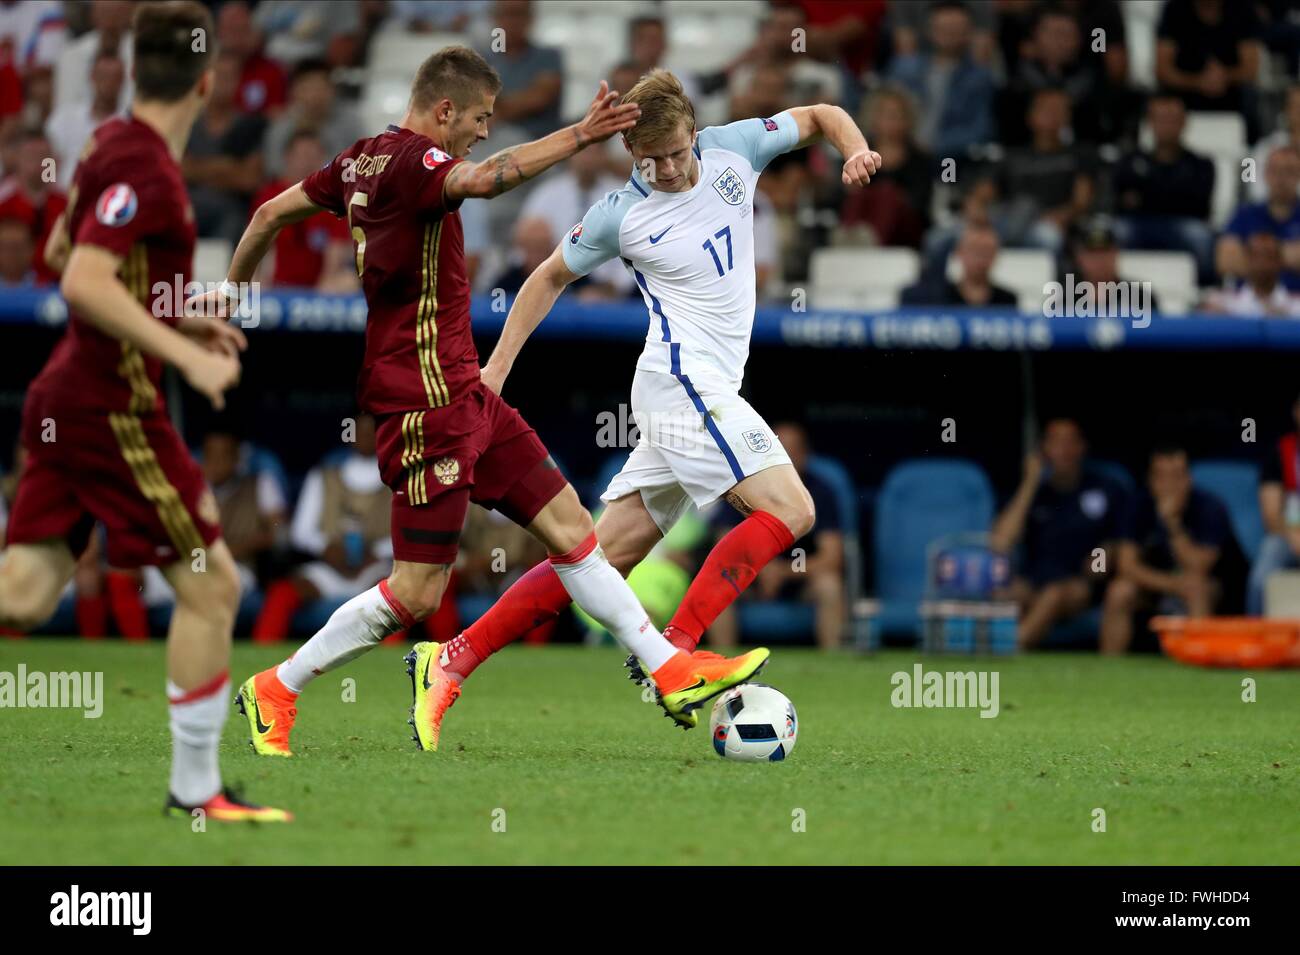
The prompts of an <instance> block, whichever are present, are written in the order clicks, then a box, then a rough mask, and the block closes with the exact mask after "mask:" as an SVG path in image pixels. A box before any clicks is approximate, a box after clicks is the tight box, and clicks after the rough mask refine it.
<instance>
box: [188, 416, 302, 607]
mask: <svg viewBox="0 0 1300 955" xmlns="http://www.w3.org/2000/svg"><path fill="white" fill-rule="evenodd" d="M200 463H201V464H202V466H203V476H204V477H205V478H207V481H208V487H210V488H211V489H212V493H213V495H215V496H216V499H217V508H218V510H219V511H220V512H221V531H222V535H223V536H224V537H225V540H226V543H227V544H229V545H230V552H231V554H232V556H234V558H235V562H236V564H237V566H238V568H239V577H240V582H241V584H242V585H243V591H244V594H245V597H247V596H248V595H250V594H252V593H254V592H255V591H256V590H257V570H258V568H259V566H261V565H262V563H263V562H264V561H265V560H266V558H267V557H268V556H269V555H270V553H271V550H272V548H274V547H275V546H276V544H277V543H278V542H280V541H281V540H282V539H283V537H284V534H283V532H284V531H285V530H286V529H287V525H286V521H287V518H288V501H287V500H286V498H285V491H284V488H283V486H282V485H281V484H280V481H279V479H278V478H277V477H276V475H275V474H273V473H272V472H271V471H270V470H268V469H266V468H257V467H255V466H254V463H253V448H252V446H251V445H250V444H248V443H247V442H242V441H240V440H239V438H238V437H237V436H236V435H235V434H234V433H233V432H231V431H230V430H227V429H225V428H215V429H213V430H212V431H209V432H208V433H207V434H206V435H204V438H203V448H202V452H201V455H200Z"/></svg>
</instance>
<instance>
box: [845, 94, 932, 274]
mask: <svg viewBox="0 0 1300 955" xmlns="http://www.w3.org/2000/svg"><path fill="white" fill-rule="evenodd" d="M863 112H864V115H863V117H862V123H861V125H862V129H863V132H865V133H866V134H867V137H868V141H869V142H870V143H871V148H872V149H874V150H875V151H876V152H878V153H880V156H881V159H882V160H883V162H884V165H883V167H882V168H881V170H880V171H879V172H878V173H876V175H875V176H874V177H873V178H872V180H871V189H870V197H868V195H867V190H854V191H852V192H848V193H846V194H845V197H844V203H843V205H842V206H841V209H840V222H841V224H842V225H843V226H844V227H845V228H846V229H849V230H851V229H852V228H853V227H854V226H856V225H858V224H859V223H860V224H862V225H863V226H864V227H866V228H868V229H870V230H871V234H872V237H873V238H874V239H875V240H876V243H877V244H879V245H887V246H899V245H902V246H909V247H911V248H914V249H915V248H919V247H920V245H921V239H922V237H923V236H924V235H925V229H926V226H927V225H928V224H929V222H930V200H931V196H932V195H933V191H934V159H933V157H932V156H930V154H929V153H927V152H925V150H923V149H922V148H921V147H920V145H918V144H917V142H916V137H915V131H916V113H915V110H914V108H913V105H912V99H911V97H910V96H908V94H907V93H906V91H904V90H903V89H902V88H901V87H896V86H894V87H891V86H885V87H883V88H881V89H878V90H876V91H875V92H874V93H872V94H871V96H870V97H869V98H868V99H867V101H866V107H865V109H864V110H863Z"/></svg>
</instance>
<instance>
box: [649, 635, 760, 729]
mask: <svg viewBox="0 0 1300 955" xmlns="http://www.w3.org/2000/svg"><path fill="white" fill-rule="evenodd" d="M771 655H772V654H771V651H769V650H768V649H767V648H766V647H759V648H758V649H756V650H750V651H749V652H748V653H746V654H744V655H742V656H740V657H737V658H736V662H739V661H744V664H743V665H741V666H738V667H736V668H735V669H734V670H732V671H730V672H728V673H725V674H723V675H721V676H719V677H718V678H717V679H715V680H706V679H705V677H704V676H703V675H701V676H700V677H699V679H698V680H697V682H696V683H694V684H693V685H691V686H688V687H684V688H683V689H680V690H674V691H673V692H671V693H664V694H661V695H660V698H659V705H660V706H662V707H663V708H664V711H665V714H666V715H667V716H669V717H671V718H672V719H673V720H675V721H676V722H677V724H678V725H679V726H681V727H682V728H683V729H690V728H692V727H694V726H696V725H698V724H699V720H700V718H699V714H698V713H697V712H696V711H697V710H699V709H700V708H701V707H702V706H704V705H705V704H706V703H708V702H709V701H710V700H712V699H713V698H714V697H715V696H718V695H719V694H721V693H725V692H726V691H727V690H729V689H731V688H732V687H733V686H739V685H740V684H742V683H748V682H749V681H750V680H752V679H754V677H756V676H758V674H759V673H761V672H762V670H763V667H765V666H767V661H768V659H769V658H770V657H771Z"/></svg>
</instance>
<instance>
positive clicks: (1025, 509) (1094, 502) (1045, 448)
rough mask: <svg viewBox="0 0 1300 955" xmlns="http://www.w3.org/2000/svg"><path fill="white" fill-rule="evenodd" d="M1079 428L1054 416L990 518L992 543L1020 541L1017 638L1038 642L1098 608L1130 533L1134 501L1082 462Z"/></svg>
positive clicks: (1002, 546)
mask: <svg viewBox="0 0 1300 955" xmlns="http://www.w3.org/2000/svg"><path fill="white" fill-rule="evenodd" d="M1087 449H1088V446H1087V443H1086V442H1085V440H1084V437H1083V429H1082V428H1080V426H1079V423H1078V422H1077V421H1075V420H1074V419H1073V418H1066V417H1056V418H1051V419H1049V420H1048V421H1047V423H1046V424H1045V425H1044V427H1043V436H1042V442H1041V444H1040V447H1039V448H1038V449H1037V450H1035V451H1033V452H1032V453H1030V454H1029V455H1027V456H1026V458H1025V465H1024V476H1023V478H1022V479H1021V482H1020V486H1019V487H1018V488H1017V489H1016V493H1015V494H1014V495H1013V496H1012V498H1011V501H1010V502H1009V503H1008V504H1007V506H1006V508H1005V509H1004V510H1003V511H1002V513H1001V514H999V515H998V517H997V519H996V520H995V521H994V522H993V530H992V532H991V533H990V534H989V542H990V545H991V546H992V547H993V549H994V550H998V551H1001V552H1002V553H1005V554H1011V553H1012V551H1013V550H1015V548H1016V547H1017V545H1022V546H1023V559H1022V560H1021V561H1020V574H1019V575H1018V576H1017V577H1016V579H1015V580H1014V581H1013V582H1012V587H1011V593H1010V594H1008V596H1009V597H1010V599H1013V600H1015V601H1016V602H1017V603H1018V604H1019V605H1020V624H1019V629H1018V633H1017V636H1018V640H1019V643H1020V646H1021V647H1022V648H1025V649H1028V648H1031V647H1034V646H1037V645H1038V644H1039V643H1041V642H1042V640H1043V638H1044V637H1046V636H1047V634H1048V633H1049V632H1050V631H1051V629H1052V628H1053V627H1054V626H1055V625H1056V624H1058V623H1061V622H1062V621H1065V620H1068V619H1070V618H1071V617H1075V616H1078V615H1079V614H1081V613H1084V612H1085V611H1087V610H1088V609H1090V608H1092V607H1095V606H1096V605H1097V604H1098V603H1099V602H1100V598H1101V593H1102V587H1103V586H1104V584H1105V581H1106V575H1107V573H1108V569H1109V568H1110V566H1111V562H1112V559H1113V557H1114V554H1115V549H1114V544H1115V543H1116V542H1118V541H1123V540H1130V539H1131V538H1132V523H1133V518H1132V502H1131V501H1130V499H1129V494H1128V491H1127V490H1126V489H1125V488H1124V487H1123V486H1122V485H1121V484H1120V483H1119V482H1118V481H1116V480H1115V479H1114V478H1112V477H1110V476H1109V475H1107V474H1105V473H1103V472H1102V471H1100V470H1099V469H1097V468H1095V467H1093V466H1091V465H1089V464H1087V463H1086V460H1085V456H1086V454H1087Z"/></svg>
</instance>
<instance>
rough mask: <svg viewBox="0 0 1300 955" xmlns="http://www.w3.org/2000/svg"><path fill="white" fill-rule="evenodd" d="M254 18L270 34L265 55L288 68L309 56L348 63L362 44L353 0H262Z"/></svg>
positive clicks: (334, 63)
mask: <svg viewBox="0 0 1300 955" xmlns="http://www.w3.org/2000/svg"><path fill="white" fill-rule="evenodd" d="M253 21H254V23H255V24H256V26H257V28H258V30H259V31H260V32H261V34H262V35H263V36H265V37H268V38H269V39H268V41H267V45H266V55H267V56H269V57H270V58H271V59H273V60H275V61H276V62H278V63H284V64H287V65H289V66H290V68H292V67H294V66H296V65H298V64H300V63H303V62H306V61H308V60H319V61H323V62H324V63H325V64H326V65H327V66H328V67H335V66H350V65H352V63H353V61H354V59H355V57H356V54H357V51H358V50H359V49H360V48H361V46H360V42H359V40H360V30H361V16H360V10H359V4H357V3H355V2H354V0H262V2H261V3H259V4H258V5H257V9H256V10H254V11H253ZM356 138H359V137H353V139H356ZM351 143H352V140H348V145H351Z"/></svg>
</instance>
